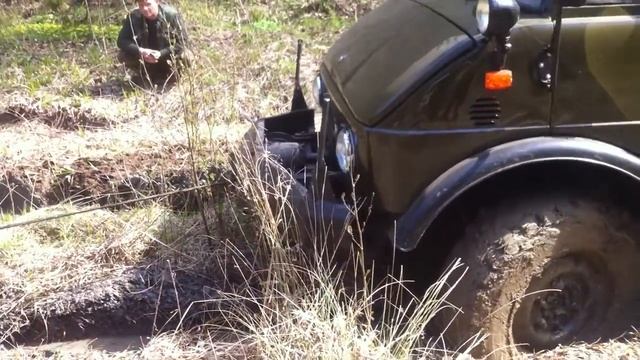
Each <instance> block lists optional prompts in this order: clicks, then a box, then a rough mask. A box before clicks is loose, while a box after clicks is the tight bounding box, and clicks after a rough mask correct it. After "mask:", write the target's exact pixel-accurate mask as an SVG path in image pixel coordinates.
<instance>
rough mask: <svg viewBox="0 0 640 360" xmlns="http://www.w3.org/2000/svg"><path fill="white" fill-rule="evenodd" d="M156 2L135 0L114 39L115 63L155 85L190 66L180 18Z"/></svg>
mask: <svg viewBox="0 0 640 360" xmlns="http://www.w3.org/2000/svg"><path fill="white" fill-rule="evenodd" d="M158 1H159V0H138V8H137V9H135V10H133V11H131V12H130V13H129V14H128V15H127V17H126V18H125V20H124V23H123V24H122V29H121V30H120V34H119V36H118V48H120V52H119V54H118V61H120V62H121V63H124V64H125V66H126V67H127V68H129V69H131V70H133V71H134V72H135V74H134V75H138V76H141V77H142V78H143V79H147V78H148V79H149V80H151V81H152V82H153V83H155V84H158V83H162V82H165V81H167V80H169V78H170V77H171V76H172V75H173V74H174V70H177V71H180V70H181V68H182V67H183V66H188V65H190V59H189V58H190V56H189V55H188V50H187V48H186V44H187V31H186V29H185V26H184V24H183V22H182V19H181V16H180V14H178V12H177V10H176V9H175V8H173V7H171V6H169V5H164V4H162V5H161V4H159V3H158Z"/></svg>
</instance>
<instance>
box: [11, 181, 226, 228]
mask: <svg viewBox="0 0 640 360" xmlns="http://www.w3.org/2000/svg"><path fill="white" fill-rule="evenodd" d="M219 184H222V183H219ZM219 184H207V185H199V186H194V187H190V188H187V189H179V190H174V191H170V192H166V193H162V194H156V195H150V196H145V197H141V198H137V199H131V200H127V201H123V202H119V203H114V204H108V205H102V206H95V207H90V208H87V209H82V210H78V211H74V212H69V213H64V214H58V215H51V216H46V217H42V218H38V219H33V220H28V221H18V222H12V223H10V224H6V225H0V231H2V230H6V229H11V228H16V227H21V226H28V225H34V224H39V223H43V222H47V221H52V220H58V219H62V218H67V217H71V216H75V215H80V214H86V213H89V212H94V211H99V210H106V209H111V208H116V207H121V206H125V205H130V204H135V203H139V202H143V201H147V200H154V199H159V198H163V197H167V196H171V195H177V194H182V193H186V192H190V191H196V190H201V189H204V188H207V187H210V186H212V185H219Z"/></svg>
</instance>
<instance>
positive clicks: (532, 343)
mask: <svg viewBox="0 0 640 360" xmlns="http://www.w3.org/2000/svg"><path fill="white" fill-rule="evenodd" d="M638 223H639V222H638V221H637V219H634V218H633V217H632V216H631V215H630V214H629V213H628V212H626V211H624V210H622V209H621V208H619V207H615V206H613V205H612V204H608V203H607V202H606V201H602V200H600V201H597V200H592V199H587V198H586V197H584V196H580V197H575V196H573V197H572V196H569V195H567V194H566V193H565V194H546V195H542V196H535V197H528V198H520V199H518V200H509V201H506V202H503V203H502V204H501V205H498V206H495V207H494V208H493V209H491V210H487V211H483V212H482V213H481V214H479V215H478V216H477V217H476V218H475V220H474V221H473V222H472V223H471V224H469V226H468V228H467V231H466V232H465V235H464V236H463V238H462V239H461V240H460V241H459V242H457V244H456V246H455V248H454V250H453V252H452V255H451V257H450V259H449V260H450V262H451V261H453V260H455V259H458V258H459V259H461V260H462V262H463V263H464V264H465V265H467V266H468V270H467V273H466V275H465V276H464V277H463V279H462V281H461V283H460V284H459V286H458V287H457V288H456V289H455V290H454V292H453V294H452V296H451V297H450V298H449V300H450V301H451V302H452V303H453V304H454V305H455V306H457V307H459V308H460V309H461V310H462V312H461V313H459V314H458V316H457V317H456V318H455V320H454V322H453V323H452V324H451V326H450V327H449V329H448V330H447V331H446V332H445V335H446V339H447V340H448V341H449V344H450V345H458V346H459V345H462V344H464V342H465V341H467V340H468V339H470V338H471V337H473V336H474V335H476V334H478V333H481V334H482V335H486V336H487V338H486V339H485V340H484V341H483V342H482V344H481V345H480V346H479V347H478V348H476V350H475V351H474V353H475V354H476V355H488V354H491V355H492V357H494V358H512V357H515V356H517V355H522V352H531V351H542V350H546V349H551V348H554V347H555V346H556V345H558V344H568V343H572V342H576V341H586V342H596V341H598V340H603V339H609V338H612V337H616V336H619V335H621V334H622V333H625V332H626V331H630V330H631V326H633V325H636V324H638V323H639V321H638V320H639V319H640V311H638V309H637V303H636V302H637V299H638V296H639V295H640V282H638V281H636V279H635V277H636V276H635V274H636V272H637V269H638V268H640V252H639V250H640V249H639V246H638V240H640V227H639V226H638Z"/></svg>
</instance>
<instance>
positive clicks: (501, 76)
mask: <svg viewBox="0 0 640 360" xmlns="http://www.w3.org/2000/svg"><path fill="white" fill-rule="evenodd" d="M512 85H513V73H512V72H511V70H499V71H491V72H487V73H486V74H484V88H485V89H487V90H506V89H509V88H510V87H511V86H512Z"/></svg>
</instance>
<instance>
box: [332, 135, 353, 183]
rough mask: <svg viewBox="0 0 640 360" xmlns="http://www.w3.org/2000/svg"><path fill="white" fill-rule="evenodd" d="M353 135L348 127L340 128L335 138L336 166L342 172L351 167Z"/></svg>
mask: <svg viewBox="0 0 640 360" xmlns="http://www.w3.org/2000/svg"><path fill="white" fill-rule="evenodd" d="M354 139H355V137H354V136H353V132H352V131H351V130H349V129H342V130H340V131H339V132H338V137H337V138H336V158H337V160H338V166H340V170H342V172H344V173H348V172H350V171H351V169H352V168H353V159H354V152H355V141H354Z"/></svg>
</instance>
